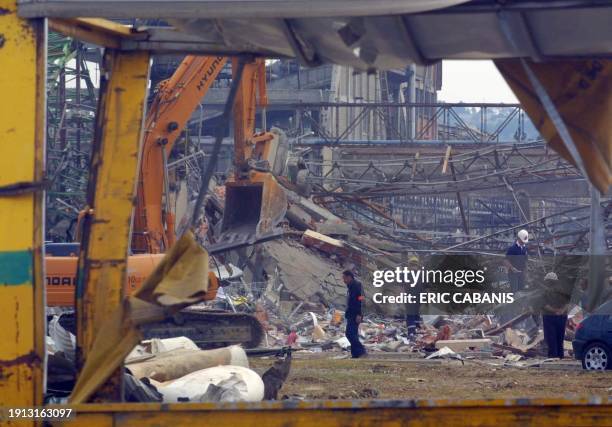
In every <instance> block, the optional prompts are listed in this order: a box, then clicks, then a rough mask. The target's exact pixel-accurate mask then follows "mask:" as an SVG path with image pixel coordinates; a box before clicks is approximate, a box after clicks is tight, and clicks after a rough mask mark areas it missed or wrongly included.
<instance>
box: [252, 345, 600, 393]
mask: <svg viewBox="0 0 612 427" xmlns="http://www.w3.org/2000/svg"><path fill="white" fill-rule="evenodd" d="M302 357H303V356H302ZM302 357H300V358H294V360H293V361H292V367H291V373H290V375H289V378H288V379H287V381H286V382H285V384H284V385H283V388H282V389H281V391H280V393H279V397H280V396H283V395H286V396H292V395H294V396H296V397H303V398H305V399H356V398H363V399H372V398H376V399H491V398H521V397H528V398H553V397H556V398H560V397H576V396H586V395H603V396H605V395H612V371H607V372H586V371H583V370H582V369H580V368H579V366H578V365H577V364H578V362H577V361H564V362H562V363H559V362H557V363H551V364H550V365H548V367H539V368H538V367H532V368H515V367H507V366H491V365H490V364H489V363H500V362H499V360H494V361H491V360H468V361H465V364H461V362H460V361H455V360H452V361H451V360H437V361H426V360H415V359H410V360H388V359H389V358H388V357H387V358H377V357H376V356H375V355H371V356H370V357H369V358H367V359H358V360H353V359H333V358H331V357H327V358H326V357H324V356H323V357H321V356H318V357H311V358H309V357H308V356H306V357H303V358H302ZM251 363H252V366H253V367H254V368H255V369H256V370H257V371H259V372H263V371H264V370H265V368H266V367H267V366H270V365H271V364H272V363H273V360H272V359H252V360H251Z"/></svg>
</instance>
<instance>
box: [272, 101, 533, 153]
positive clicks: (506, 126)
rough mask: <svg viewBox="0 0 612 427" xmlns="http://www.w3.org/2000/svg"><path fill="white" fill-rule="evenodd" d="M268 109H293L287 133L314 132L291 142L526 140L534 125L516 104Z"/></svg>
mask: <svg viewBox="0 0 612 427" xmlns="http://www.w3.org/2000/svg"><path fill="white" fill-rule="evenodd" d="M269 110H271V111H274V110H276V111H279V110H294V114H295V117H297V120H296V121H295V123H296V126H297V127H298V128H296V129H288V132H289V134H293V135H304V134H307V133H308V132H309V131H310V132H312V133H313V135H314V137H310V138H299V137H297V138H295V140H294V144H295V145H339V144H367V143H376V142H379V143H381V142H384V141H387V142H389V141H390V142H395V143H405V142H432V141H436V142H464V143H473V142H485V143H491V142H496V143H521V142H528V139H529V138H528V130H529V129H531V130H534V128H533V125H531V124H530V122H529V119H528V118H526V114H525V111H524V110H523V108H522V107H521V106H520V104H503V103H398V102H321V103H275V102H274V101H273V98H272V102H271V105H270V107H269ZM315 113H316V114H315ZM468 116H469V117H470V120H469V122H468V120H467V119H466V117H468ZM529 126H530V128H529V129H528V127H529ZM355 135H357V136H358V137H357V138H356V137H355ZM534 139H535V137H532V138H531V140H534Z"/></svg>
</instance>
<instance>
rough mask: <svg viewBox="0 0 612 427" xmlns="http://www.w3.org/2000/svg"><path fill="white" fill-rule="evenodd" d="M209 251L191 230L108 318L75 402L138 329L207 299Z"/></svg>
mask: <svg viewBox="0 0 612 427" xmlns="http://www.w3.org/2000/svg"><path fill="white" fill-rule="evenodd" d="M207 289H208V254H207V252H206V251H205V250H204V249H202V247H200V245H198V243H197V242H196V241H195V239H194V237H193V235H192V234H191V232H188V233H185V234H184V235H183V236H182V237H181V238H180V239H179V241H178V242H176V244H175V245H174V246H173V247H172V248H171V249H170V251H168V253H167V254H166V256H165V257H164V258H163V259H162V261H161V262H160V263H159V264H158V266H157V268H156V269H155V270H154V271H153V273H151V275H150V276H149V277H148V278H147V280H146V281H145V282H144V283H143V285H142V287H141V288H140V289H139V290H138V291H137V292H135V293H134V295H133V296H130V297H128V298H126V299H125V300H124V301H123V304H122V305H121V306H120V307H119V308H118V309H117V310H116V311H115V312H114V313H113V314H112V315H111V316H109V317H108V319H106V321H105V322H104V324H103V325H102V326H101V327H100V329H99V332H98V335H97V336H96V338H95V340H94V343H93V346H92V349H91V351H90V353H89V355H88V357H87V360H86V361H85V365H84V366H83V369H82V370H81V372H80V374H79V377H78V380H77V383H76V384H75V387H74V390H73V392H72V395H71V396H70V399H69V403H71V404H76V403H84V402H86V401H87V399H88V398H89V397H90V396H91V395H92V394H93V393H94V392H95V391H96V390H97V389H98V387H100V386H101V385H102V384H103V383H104V382H105V381H106V380H107V379H108V378H109V376H110V375H111V374H112V373H113V372H114V371H115V370H116V369H117V368H118V367H119V366H121V364H122V363H123V360H124V359H125V357H126V356H127V355H128V354H129V353H130V351H131V350H132V349H133V348H134V347H135V346H136V344H138V343H139V342H140V341H141V340H142V335H141V332H140V330H139V328H138V326H139V325H143V324H146V323H149V322H155V321H159V320H163V319H164V318H165V317H166V316H169V315H172V314H173V313H176V312H177V311H179V310H181V309H182V308H184V307H187V306H189V305H191V304H193V303H195V302H198V301H201V300H203V299H204V296H205V294H206V290H207Z"/></svg>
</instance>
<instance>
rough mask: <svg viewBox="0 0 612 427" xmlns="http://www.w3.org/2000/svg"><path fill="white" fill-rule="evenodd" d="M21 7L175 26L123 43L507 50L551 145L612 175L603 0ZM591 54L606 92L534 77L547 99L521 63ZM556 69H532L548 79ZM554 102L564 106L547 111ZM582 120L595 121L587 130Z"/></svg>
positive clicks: (603, 177)
mask: <svg viewBox="0 0 612 427" xmlns="http://www.w3.org/2000/svg"><path fill="white" fill-rule="evenodd" d="M18 11H19V14H20V15H21V16H23V17H54V18H71V17H99V18H122V19H125V18H141V19H147V20H150V19H162V20H164V21H165V22H166V23H170V24H171V25H172V26H173V28H169V27H167V26H166V27H157V28H148V29H146V30H143V31H138V32H134V34H132V35H131V36H130V37H125V38H122V39H121V42H120V47H121V48H122V49H128V50H130V49H146V50H152V51H153V52H194V53H196V52H197V53H203V54H206V53H209V54H210V53H216V54H223V55H232V54H239V53H249V54H256V55H262V56H266V57H297V58H298V59H299V60H300V61H301V62H302V63H303V64H305V65H309V66H315V65H318V64H321V63H324V62H333V63H337V64H342V65H349V66H353V67H355V68H358V69H362V70H370V69H389V68H401V67H404V66H406V64H409V63H422V64H427V63H430V62H434V61H438V60H441V59H494V60H505V61H510V62H505V65H504V66H500V69H501V70H502V73H503V75H504V77H505V78H506V79H507V80H508V81H509V83H510V85H511V87H512V88H513V90H514V91H515V93H517V96H518V97H519V99H521V101H522V102H528V103H529V105H528V106H527V107H528V108H527V111H528V113H529V115H530V117H531V118H532V120H533V121H534V122H535V123H536V126H539V125H538V123H540V125H541V126H539V128H540V131H541V132H542V134H543V136H544V137H545V138H547V140H548V141H549V142H552V145H553V148H555V149H556V150H557V151H559V152H560V153H561V155H562V156H564V157H566V158H567V159H568V160H570V161H572V162H573V163H574V164H575V165H577V166H578V167H579V168H580V169H582V170H583V171H586V173H587V174H588V175H589V177H590V178H591V181H592V182H593V183H594V184H595V185H596V186H597V188H599V190H600V191H602V192H607V190H608V188H609V186H610V184H611V183H612V172H611V164H612V159H611V157H610V153H611V149H610V147H611V146H612V128H611V125H610V124H608V123H610V122H611V121H610V120H609V117H610V116H609V112H610V102H611V99H612V94H611V93H610V80H611V79H612V74H611V73H610V72H609V67H610V61H609V60H608V59H606V58H612V25H611V23H612V1H609V0H548V1H542V0H539V1H538V0H505V1H494V0H474V1H463V0H310V1H308V0H240V1H239V0H216V1H211V0H208V1H207V0H179V1H167V0H20V1H19V9H18ZM518 58H520V59H518ZM525 58H528V59H530V60H531V61H533V62H529V63H527V62H525V61H524V59H525ZM594 58H598V59H599V62H598V64H596V68H597V67H601V69H602V70H604V71H601V70H600V71H598V72H597V73H596V76H595V77H596V80H597V81H596V82H595V83H596V85H597V87H598V88H600V89H601V90H604V92H603V93H601V92H596V91H593V90H588V91H587V90H578V91H570V92H567V91H564V90H563V89H562V88H561V86H563V84H564V82H565V80H563V79H561V81H559V82H555V83H554V84H552V86H551V85H548V86H547V84H546V82H542V84H541V85H536V86H538V88H537V89H545V90H554V94H553V95H550V96H549V98H550V99H549V101H550V102H548V104H547V103H543V100H542V97H541V91H538V90H537V89H536V88H534V87H532V86H533V79H532V78H528V75H527V74H524V73H525V67H526V66H527V67H528V68H530V67H533V65H529V64H533V63H536V64H537V63H551V61H555V63H556V64H558V65H559V69H560V70H564V72H567V73H570V72H571V73H572V79H573V80H571V81H572V82H573V83H574V87H577V88H580V87H581V85H583V83H581V78H582V79H584V78H586V80H587V81H590V79H591V77H593V76H592V75H589V74H588V72H587V74H586V75H585V76H582V77H581V76H580V73H581V72H583V71H584V70H585V69H586V70H588V69H592V68H593V67H592V66H593V64H589V63H586V62H584V61H583V62H581V63H579V62H574V61H576V60H586V59H589V60H592V59H594ZM512 62H514V64H515V65H514V66H512V65H511V64H512ZM536 68H537V67H536ZM551 69H552V70H553V71H552V72H551ZM554 69H555V66H554V65H552V66H551V67H550V68H549V69H547V70H546V72H545V73H544V72H543V71H542V69H541V70H540V71H538V70H536V71H533V73H531V72H528V74H533V75H534V76H540V77H541V78H544V79H549V80H550V79H552V78H553V77H554V76H553V75H554ZM581 70H582V71H581ZM576 73H577V74H576ZM532 77H533V76H532ZM591 80H592V79H591ZM560 85H561V86H560ZM576 85H577V86H576ZM553 86H554V87H553ZM589 87H592V85H591V86H589ZM606 90H607V92H606ZM539 92H540V93H539ZM527 93H529V94H530V95H527ZM561 95H563V96H565V98H564V97H563V96H561ZM568 96H569V97H571V98H572V99H573V100H574V101H573V102H572V103H571V104H572V106H571V107H568V104H567V102H566V101H567V97H568ZM595 97H597V99H595ZM576 101H577V102H576ZM563 103H564V104H563ZM561 104H563V105H565V106H564V107H562V109H563V110H564V111H562V112H559V111H557V112H555V111H552V110H555V109H559V108H561ZM578 105H580V107H577V106H578ZM589 106H591V107H589ZM551 108H552V110H551ZM576 108H579V109H580V111H582V112H581V113H580V117H579V118H580V120H581V122H582V123H583V125H582V126H583V128H580V129H576V128H575V126H574V125H575V123H573V124H572V125H571V126H570V128H571V129H565V128H564V123H560V122H559V119H562V121H567V120H568V119H571V117H574V118H576V117H578V116H577V115H576V114H577V110H576ZM545 117H548V118H549V119H548V121H546V120H547V119H546V118H545ZM585 120H587V121H586V122H585ZM570 121H571V120H570ZM584 123H589V124H588V125H586V127H587V128H590V126H592V125H593V124H595V123H596V125H597V126H598V129H597V130H596V131H593V132H590V133H588V134H585V133H584V132H582V130H584V126H585V125H584ZM559 126H561V129H559ZM564 129H565V130H564ZM559 131H560V132H561V134H560V135H559V134H558V132H559ZM566 131H567V132H566ZM563 135H565V137H563ZM555 141H556V142H555ZM570 143H571V145H575V146H576V147H570V146H569V145H568V144H570ZM591 152H592V153H594V154H587V153H591ZM591 156H595V157H591ZM594 158H596V160H595V161H593V159H594ZM593 165H596V166H593Z"/></svg>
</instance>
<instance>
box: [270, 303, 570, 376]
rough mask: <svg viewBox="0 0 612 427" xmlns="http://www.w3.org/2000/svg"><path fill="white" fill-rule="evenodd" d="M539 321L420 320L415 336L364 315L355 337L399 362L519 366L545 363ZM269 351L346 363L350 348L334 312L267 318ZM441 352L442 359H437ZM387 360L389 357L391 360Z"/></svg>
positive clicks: (398, 322) (395, 322)
mask: <svg viewBox="0 0 612 427" xmlns="http://www.w3.org/2000/svg"><path fill="white" fill-rule="evenodd" d="M581 319H582V314H581V313H580V311H575V312H574V313H572V314H571V315H570V319H569V321H568V325H567V329H566V335H565V346H564V347H565V349H566V355H567V354H570V353H571V351H572V349H571V340H572V338H573V335H574V333H575V328H576V325H577V324H578V323H579V322H580V320H581ZM539 321H540V320H539V317H538V316H531V315H521V316H518V317H517V318H515V319H511V320H510V321H507V322H505V323H502V322H500V321H499V320H498V319H497V318H496V316H493V315H475V316H468V315H461V316H460V315H454V316H432V315H425V316H423V323H422V324H421V327H420V328H419V329H418V330H417V332H416V333H415V334H410V335H409V334H408V333H407V327H406V324H405V321H404V319H403V318H400V317H395V318H389V317H382V316H380V315H377V314H370V315H365V317H364V321H363V322H362V324H361V325H360V328H359V334H360V337H361V340H362V342H363V343H364V345H365V346H366V348H367V350H368V352H369V353H370V355H374V357H378V356H376V355H379V356H380V357H385V356H384V353H403V354H404V356H403V357H413V358H438V357H445V356H448V355H449V354H453V355H460V356H461V358H462V359H499V360H502V361H504V364H513V365H516V366H520V365H521V364H523V362H522V361H525V360H527V359H541V358H545V357H546V346H545V343H544V336H543V332H542V328H541V326H540V325H539ZM266 327H267V335H268V344H269V345H270V346H292V347H293V348H294V349H295V350H298V351H299V354H300V355H303V354H304V353H322V352H325V353H337V356H338V357H349V356H350V353H349V350H350V343H349V342H348V340H347V339H346V337H345V336H344V330H345V322H344V319H343V313H342V312H340V311H338V310H329V311H325V312H318V313H315V312H309V313H302V314H300V315H295V316H294V317H293V319H292V323H290V324H287V323H286V322H285V320H284V319H282V318H281V317H279V316H277V315H275V314H274V313H273V312H271V311H269V312H267V322H266ZM441 350H442V354H436V353H440V351H441ZM389 356H391V355H389Z"/></svg>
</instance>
